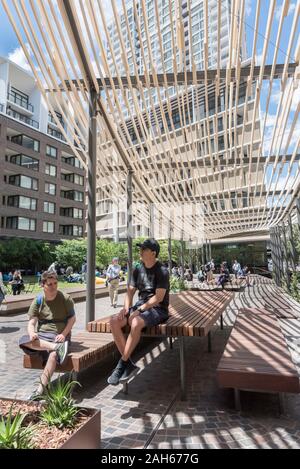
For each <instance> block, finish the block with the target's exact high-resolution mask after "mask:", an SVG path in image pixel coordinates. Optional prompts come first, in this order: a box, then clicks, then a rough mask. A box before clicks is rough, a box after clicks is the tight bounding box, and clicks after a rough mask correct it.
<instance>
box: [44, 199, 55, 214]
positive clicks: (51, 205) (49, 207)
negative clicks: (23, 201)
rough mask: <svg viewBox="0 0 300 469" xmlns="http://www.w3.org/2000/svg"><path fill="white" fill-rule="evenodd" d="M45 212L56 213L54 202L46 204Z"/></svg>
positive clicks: (46, 202)
mask: <svg viewBox="0 0 300 469" xmlns="http://www.w3.org/2000/svg"><path fill="white" fill-rule="evenodd" d="M44 212H45V213H52V214H53V213H55V203H54V202H48V201H45V202H44Z"/></svg>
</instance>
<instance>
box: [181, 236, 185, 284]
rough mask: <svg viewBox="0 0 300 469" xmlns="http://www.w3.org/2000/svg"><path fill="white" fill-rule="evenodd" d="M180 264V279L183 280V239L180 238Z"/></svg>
mask: <svg viewBox="0 0 300 469" xmlns="http://www.w3.org/2000/svg"><path fill="white" fill-rule="evenodd" d="M180 262H181V278H182V279H184V255H183V238H181V240H180Z"/></svg>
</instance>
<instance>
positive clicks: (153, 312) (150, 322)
mask: <svg viewBox="0 0 300 469" xmlns="http://www.w3.org/2000/svg"><path fill="white" fill-rule="evenodd" d="M142 304H144V302H143V301H138V302H137V303H136V304H135V305H134V306H133V308H130V311H129V314H131V313H133V312H134V311H135V309H136V308H137V307H139V306H141V305H142ZM139 316H140V317H141V318H142V319H143V320H144V321H145V324H146V327H154V326H157V325H158V324H162V323H163V322H165V321H167V320H168V319H169V314H168V311H166V310H165V309H164V308H160V307H159V306H153V308H150V309H146V310H145V311H143V312H142V313H140V314H139Z"/></svg>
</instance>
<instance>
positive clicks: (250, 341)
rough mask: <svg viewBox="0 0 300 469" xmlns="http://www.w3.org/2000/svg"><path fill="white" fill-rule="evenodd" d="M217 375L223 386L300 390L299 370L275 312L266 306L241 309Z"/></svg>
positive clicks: (241, 388) (248, 388)
mask: <svg viewBox="0 0 300 469" xmlns="http://www.w3.org/2000/svg"><path fill="white" fill-rule="evenodd" d="M217 379H218V383H219V385H220V386H221V387H229V388H233V389H235V390H251V391H265V392H277V393H285V392H290V393H299V392H300V388H299V376H298V372H297V370H296V367H295V365H294V363H293V361H292V358H291V355H290V352H289V350H288V347H287V344H286V340H285V338H284V336H283V334H282V331H281V328H280V325H279V322H278V320H277V318H276V315H275V314H273V313H272V312H271V311H268V310H264V309H260V310H255V309H254V308H251V309H243V310H241V314H239V315H238V317H237V320H236V323H235V325H234V327H233V330H232V332H231V335H230V338H229V340H228V342H227V344H226V348H225V351H224V353H223V356H222V359H221V361H220V363H219V365H218V368H217ZM237 405H238V404H237ZM238 406H239V405H238Z"/></svg>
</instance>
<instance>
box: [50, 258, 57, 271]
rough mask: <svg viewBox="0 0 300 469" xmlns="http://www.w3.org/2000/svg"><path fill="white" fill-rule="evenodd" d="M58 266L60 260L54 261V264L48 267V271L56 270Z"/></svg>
mask: <svg viewBox="0 0 300 469" xmlns="http://www.w3.org/2000/svg"><path fill="white" fill-rule="evenodd" d="M57 266H58V262H57V261H55V262H52V264H51V265H50V266H49V267H48V272H56V268H57Z"/></svg>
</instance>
